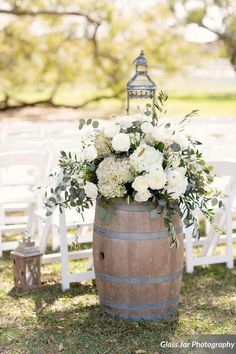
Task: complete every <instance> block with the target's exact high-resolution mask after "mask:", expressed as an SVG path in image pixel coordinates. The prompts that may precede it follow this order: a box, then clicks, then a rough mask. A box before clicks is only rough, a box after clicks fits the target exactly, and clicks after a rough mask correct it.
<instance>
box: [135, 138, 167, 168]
mask: <svg viewBox="0 0 236 354" xmlns="http://www.w3.org/2000/svg"><path fill="white" fill-rule="evenodd" d="M162 162H163V154H162V153H161V152H160V151H159V150H156V149H155V148H154V147H152V146H149V145H147V144H145V143H143V144H141V145H140V146H139V147H138V148H137V149H136V150H135V151H134V152H133V153H132V154H131V155H130V164H131V165H132V166H133V167H134V169H135V170H136V171H137V172H142V171H149V169H150V167H151V165H153V164H158V165H162Z"/></svg>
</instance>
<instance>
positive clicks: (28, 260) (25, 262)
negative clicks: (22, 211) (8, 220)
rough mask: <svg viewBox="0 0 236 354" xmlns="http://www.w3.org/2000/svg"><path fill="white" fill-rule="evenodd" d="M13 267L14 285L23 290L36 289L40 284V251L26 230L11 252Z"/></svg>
mask: <svg viewBox="0 0 236 354" xmlns="http://www.w3.org/2000/svg"><path fill="white" fill-rule="evenodd" d="M11 257H12V260H13V268H14V285H15V287H17V288H21V289H23V290H26V289H37V288H39V287H40V285H41V281H40V277H41V269H40V268H41V253H40V250H39V248H38V247H36V246H35V243H34V242H33V241H31V238H30V235H29V233H28V231H26V232H25V233H24V235H23V238H22V240H21V241H19V244H18V247H17V248H16V249H15V250H14V251H13V252H11Z"/></svg>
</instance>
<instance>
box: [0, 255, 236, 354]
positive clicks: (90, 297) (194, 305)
mask: <svg viewBox="0 0 236 354" xmlns="http://www.w3.org/2000/svg"><path fill="white" fill-rule="evenodd" d="M84 265H85V263H84V261H82V262H81V261H73V262H72V268H74V269H75V267H76V268H77V269H78V268H80V269H83V267H84ZM0 274H1V290H0V301H1V304H2V306H1V310H0V312H1V319H2V324H1V329H0V336H1V340H0V352H1V353H22V354H23V353H24V354H26V353H30V354H39V353H58V352H59V348H62V347H63V353H68V354H78V353H81V354H82V353H83V354H84V353H85V354H94V353H112V354H113V353H114V354H121V353H127V354H128V353H130V354H131V353H137V354H138V353H154V352H157V351H160V352H161V353H162V350H161V348H160V342H161V340H168V341H171V340H178V341H179V340H181V339H186V338H187V337H188V336H191V335H192V334H210V333H221V334H222V333H235V330H236V326H235V322H234V318H235V313H236V301H235V300H236V298H235V276H236V270H235V269H233V270H227V269H226V267H225V265H218V266H209V267H205V268H204V267H197V268H196V270H195V271H194V274H192V275H191V274H184V277H183V286H182V291H181V298H180V304H179V310H178V313H177V315H176V316H175V317H174V318H173V319H170V320H165V321H156V322H145V321H139V322H132V321H124V320H121V319H114V318H112V317H110V316H108V315H105V314H104V313H103V312H102V309H101V307H100V306H99V303H98V296H97V292H96V287H95V286H94V283H93V282H91V281H90V282H85V283H83V284H78V283H76V284H73V285H72V287H71V289H70V290H69V291H66V292H64V293H63V292H62V291H61V287H60V264H59V263H54V264H52V265H48V264H47V265H43V267H42V283H43V285H42V288H41V289H40V290H39V291H33V292H28V291H25V292H22V291H20V290H16V289H12V286H13V279H12V265H11V261H10V259H9V255H8V254H6V255H5V256H4V257H3V258H2V259H1V260H0ZM168 353H173V351H172V350H169V349H168V348H167V349H165V354H168Z"/></svg>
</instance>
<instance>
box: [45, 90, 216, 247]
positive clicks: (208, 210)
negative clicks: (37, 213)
mask: <svg viewBox="0 0 236 354" xmlns="http://www.w3.org/2000/svg"><path fill="white" fill-rule="evenodd" d="M166 100H167V95H166V94H164V93H163V92H161V93H160V94H159V96H158V100H157V103H156V105H155V114H152V113H153V112H152V110H151V105H147V108H146V110H145V112H144V113H143V114H141V113H140V114H137V115H135V116H125V117H118V118H116V119H114V120H113V121H112V122H108V123H109V124H108V123H107V125H106V126H105V127H101V128H100V127H99V124H98V122H97V121H92V120H91V119H89V120H87V121H85V120H83V119H82V120H80V123H79V129H81V130H82V134H81V135H82V138H81V144H80V147H79V149H78V150H79V151H78V153H76V154H72V153H68V154H67V153H65V152H63V151H62V152H61V158H60V161H59V166H60V173H59V175H60V180H59V182H58V183H57V185H56V186H55V188H52V187H51V188H50V190H49V191H47V192H46V197H47V200H46V206H47V210H48V211H47V213H48V215H50V214H51V213H52V211H53V209H54V207H55V206H56V205H59V207H60V208H62V207H75V208H76V209H77V210H78V212H79V213H81V214H83V211H84V210H85V209H86V208H89V207H90V206H91V205H92V204H93V201H94V200H96V198H100V199H101V207H100V210H99V216H100V217H101V218H102V219H103V220H104V222H105V223H109V222H110V219H111V217H112V216H113V208H112V203H110V202H111V201H112V200H114V199H115V198H124V199H126V200H127V203H130V202H132V201H136V202H138V203H143V202H147V201H149V202H151V206H152V207H151V210H150V217H151V218H156V217H157V214H158V213H160V214H161V215H162V217H163V219H164V221H165V224H166V227H167V228H168V230H169V231H170V232H171V235H172V244H176V242H177V241H176V237H175V231H174V227H173V225H172V216H173V215H174V214H176V213H177V214H178V215H179V216H180V217H181V218H182V219H183V222H184V224H185V226H186V227H189V226H191V225H193V226H194V234H195V236H198V234H199V231H198V224H197V219H196V217H195V210H196V209H197V210H201V212H202V213H203V214H204V215H205V216H206V218H207V219H208V220H209V221H210V222H211V223H213V219H214V206H216V205H218V206H219V207H221V206H222V201H221V199H220V194H219V193H218V192H217V191H215V190H214V189H213V188H210V184H211V183H212V181H213V175H212V167H211V166H207V165H206V163H205V161H204V159H203V157H202V154H201V152H200V151H199V149H198V145H199V144H200V142H198V141H196V140H193V139H190V138H189V137H187V136H186V135H185V134H184V133H183V131H184V127H185V124H186V123H187V122H188V121H189V119H190V118H191V117H192V116H193V115H194V114H196V111H193V112H191V113H190V114H188V115H186V116H185V117H184V119H182V120H181V121H180V122H178V123H174V122H171V123H170V122H167V121H166V119H165V117H164V115H165V113H166V110H165V103H166ZM55 176H56V177H57V178H58V172H57V173H56V174H54V177H55Z"/></svg>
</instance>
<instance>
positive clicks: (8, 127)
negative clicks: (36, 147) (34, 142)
mask: <svg viewBox="0 0 236 354" xmlns="http://www.w3.org/2000/svg"><path fill="white" fill-rule="evenodd" d="M42 136H43V131H42V129H41V124H40V123H33V122H28V121H14V123H12V122H9V121H7V120H5V121H4V122H3V123H2V129H1V139H0V140H1V142H3V143H4V142H7V141H9V140H11V139H37V138H42Z"/></svg>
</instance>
